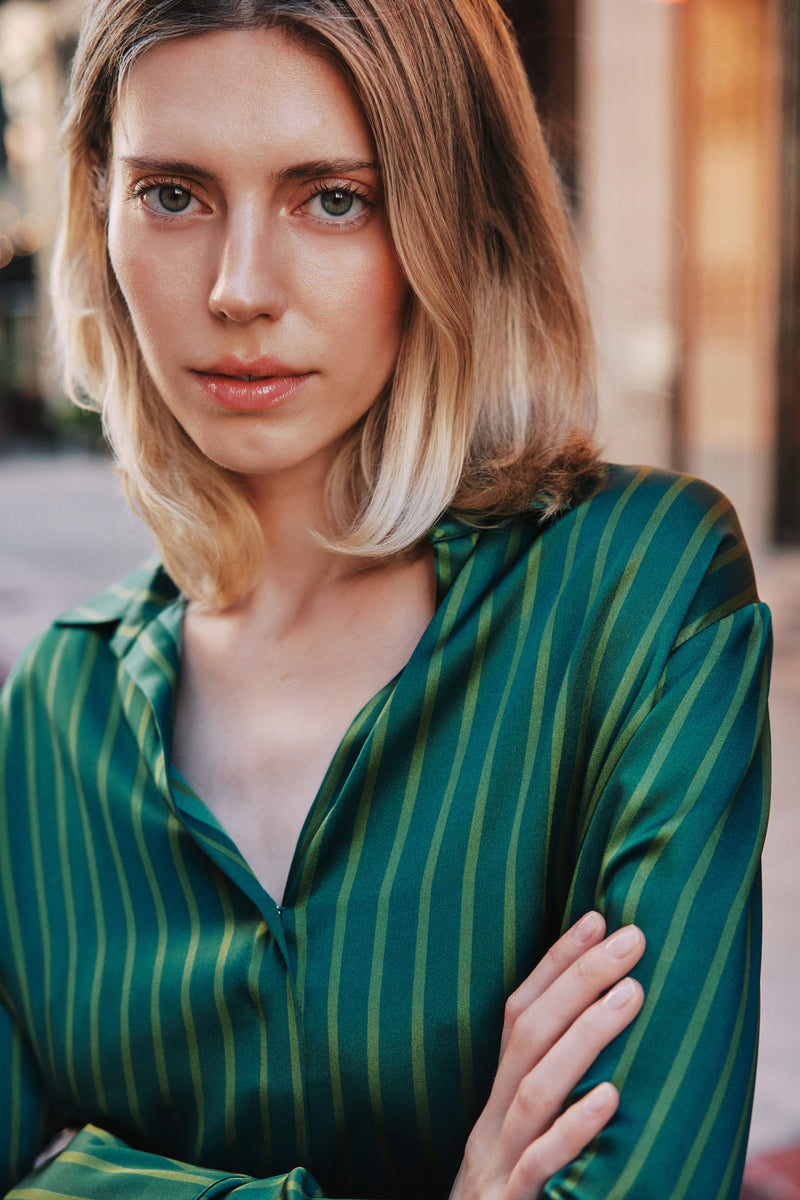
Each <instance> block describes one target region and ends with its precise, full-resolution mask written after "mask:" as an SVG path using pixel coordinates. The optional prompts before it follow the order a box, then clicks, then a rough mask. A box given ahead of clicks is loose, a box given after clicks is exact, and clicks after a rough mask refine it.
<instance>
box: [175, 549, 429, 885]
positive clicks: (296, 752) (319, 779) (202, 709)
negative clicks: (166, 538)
mask: <svg viewBox="0 0 800 1200" xmlns="http://www.w3.org/2000/svg"><path fill="white" fill-rule="evenodd" d="M403 582H404V583H405V585H406V586H405V588H404V589H403V592H404V599H403V602H402V603H401V602H400V599H401V598H400V597H398V596H394V597H392V598H391V601H390V602H389V603H384V604H382V605H381V604H376V605H374V606H370V605H369V604H368V603H367V604H364V603H359V604H358V605H356V606H355V610H354V611H353V612H348V611H347V609H346V608H344V609H342V610H341V611H340V612H338V613H336V612H329V613H324V614H322V617H321V619H319V620H317V621H316V622H315V623H312V624H310V625H309V626H308V627H307V628H305V629H303V630H301V631H300V634H299V635H298V636H290V637H285V638H278V639H276V638H271V639H270V638H268V639H261V638H259V637H258V635H257V633H256V632H253V633H252V634H251V644H249V645H248V644H247V639H246V637H245V640H244V642H242V640H241V638H240V639H239V644H238V646H236V647H235V648H234V653H232V654H231V653H227V654H226V653H224V649H225V647H224V646H223V645H221V644H219V643H215V641H214V637H213V635H214V633H215V632H219V630H216V631H215V630H213V629H212V630H211V631H210V636H209V630H207V629H203V628H202V627H200V629H199V630H198V629H197V628H194V627H192V626H191V625H190V624H187V630H186V632H185V638H184V652H183V665H182V676H181V685H180V689H179V695H178V704H177V714H176V726H175V741H174V746H173V759H174V761H175V763H176V765H177V766H178V767H179V768H180V770H181V771H182V773H183V774H184V776H185V777H186V778H187V779H188V780H189V781H190V782H191V784H192V786H193V787H194V789H195V790H196V791H197V793H198V794H199V796H200V797H201V798H202V800H203V802H204V803H205V805H206V806H207V807H208V808H209V809H210V810H211V811H212V812H213V813H214V815H215V816H216V818H217V819H218V821H219V822H220V823H221V824H222V825H223V827H224V828H225V830H226V831H227V833H228V834H229V835H230V836H231V838H232V839H233V841H234V842H235V843H236V844H237V846H238V847H239V849H240V851H241V852H242V854H243V856H244V857H245V858H246V860H247V862H248V864H249V866H250V867H251V869H252V871H253V873H254V874H255V875H256V877H257V879H258V880H259V882H260V883H261V885H262V887H264V888H265V890H266V891H267V892H268V893H269V894H270V895H271V896H272V897H273V898H274V899H275V900H276V902H280V900H281V898H282V896H283V894H284V889H285V886H286V880H287V877H288V874H289V871H290V868H291V863H292V860H293V857H294V853H295V848H296V845H297V842H298V838H299V836H300V833H301V830H302V827H303V824H304V822H305V820H306V817H307V815H308V812H309V809H310V808H311V805H312V803H313V801H314V798H315V797H316V795H317V794H318V792H319V789H320V787H321V785H322V783H323V781H324V779H325V777H326V774H327V772H328V768H329V767H330V765H331V762H332V760H333V759H334V757H335V755H336V753H337V750H338V748H339V747H340V745H341V743H342V740H343V738H344V737H345V735H346V733H347V731H348V729H349V728H350V727H351V725H352V724H353V722H354V720H355V719H356V718H357V717H358V715H359V713H360V712H361V711H362V709H364V707H365V706H366V705H368V704H369V702H370V701H371V700H373V698H375V697H376V695H378V694H379V693H380V692H381V691H382V689H384V688H385V687H386V685H387V684H389V683H390V681H392V680H393V679H394V677H395V676H396V675H397V674H398V673H399V672H400V671H401V670H402V669H403V668H404V666H405V665H406V663H407V662H408V660H409V658H410V657H411V655H412V654H413V652H414V648H415V646H416V644H417V643H418V641H419V639H420V636H421V635H422V633H423V631H424V629H425V627H426V626H427V625H428V623H429V621H430V619H431V617H432V615H433V607H434V606H433V595H432V593H431V592H430V590H429V589H428V588H427V587H426V577H425V575H424V574H423V573H422V572H419V573H418V574H417V575H412V576H411V577H410V578H408V579H404V580H403ZM380 595H381V594H380V593H379V592H378V593H376V596H375V598H376V599H377V600H379V599H380ZM361 599H363V597H362V598H361ZM348 618H349V619H348ZM228 649H230V647H228Z"/></svg>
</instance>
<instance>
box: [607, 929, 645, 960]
mask: <svg viewBox="0 0 800 1200" xmlns="http://www.w3.org/2000/svg"><path fill="white" fill-rule="evenodd" d="M641 936H642V935H641V934H640V932H639V930H638V929H637V928H636V926H635V925H629V926H628V927H627V929H620V931H619V933H615V934H614V936H613V937H611V938H609V939H608V941H607V942H606V953H608V954H610V955H611V957H612V958H624V957H625V955H626V954H630V952H631V950H633V949H634V947H635V946H638V945H639V938H640V937H641Z"/></svg>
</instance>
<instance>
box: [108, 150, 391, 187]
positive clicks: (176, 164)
mask: <svg viewBox="0 0 800 1200" xmlns="http://www.w3.org/2000/svg"><path fill="white" fill-rule="evenodd" d="M120 161H121V162H123V163H124V164H125V165H126V166H129V167H134V168H135V169H136V170H137V171H156V172H158V173H159V174H163V175H193V176H194V177H195V178H196V179H207V180H208V181H209V183H219V181H220V180H219V176H218V175H216V174H215V173H214V172H213V171H207V170H206V169H205V167H198V166H197V165H196V164H195V163H190V162H183V161H179V160H176V159H168V160H167V159H161V158H139V157H137V156H135V155H125V156H124V157H123V158H122V159H121V160H120ZM377 170H378V164H377V163H376V162H372V161H370V160H369V159H361V158H314V159H310V160H309V161H308V162H302V163H295V164H294V165H293V166H291V167H284V168H283V170H282V171H277V172H276V173H275V175H274V178H275V179H277V180H281V181H283V180H293V179H308V178H309V177H313V176H315V175H350V174H352V173H353V172H355V171H377Z"/></svg>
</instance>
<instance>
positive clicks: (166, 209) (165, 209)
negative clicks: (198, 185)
mask: <svg viewBox="0 0 800 1200" xmlns="http://www.w3.org/2000/svg"><path fill="white" fill-rule="evenodd" d="M134 196H135V197H136V198H138V199H140V200H141V201H142V203H143V204H144V206H145V208H149V209H150V211H151V212H153V213H155V214H156V215H157V216H167V215H169V216H172V217H179V216H183V215H184V214H189V215H191V214H192V213H195V212H199V211H200V209H201V207H202V206H201V204H200V201H199V200H198V199H197V197H196V196H195V194H194V193H193V192H192V191H190V190H189V188H187V187H184V186H183V184H180V183H177V182H170V183H149V182H145V183H144V184H143V185H141V186H140V187H138V188H136V189H135V190H134Z"/></svg>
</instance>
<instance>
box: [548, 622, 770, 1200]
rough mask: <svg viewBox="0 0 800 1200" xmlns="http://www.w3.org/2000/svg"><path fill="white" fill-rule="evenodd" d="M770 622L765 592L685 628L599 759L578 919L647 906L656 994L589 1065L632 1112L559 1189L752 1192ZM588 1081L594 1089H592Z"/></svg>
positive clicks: (645, 970) (617, 1195)
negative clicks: (622, 731) (587, 913)
mask: <svg viewBox="0 0 800 1200" xmlns="http://www.w3.org/2000/svg"><path fill="white" fill-rule="evenodd" d="M768 657H769V622H768V614H767V613H766V610H764V609H763V608H762V607H761V606H757V605H756V606H748V607H746V608H743V609H740V610H738V611H736V612H734V613H732V614H730V615H728V616H725V617H723V618H722V619H721V620H719V621H715V622H713V623H711V624H707V625H705V624H704V625H702V627H701V628H700V629H699V630H698V631H697V632H694V633H691V634H690V636H686V637H685V639H681V638H679V639H678V642H677V645H676V648H675V649H674V650H673V652H672V654H671V656H670V658H669V660H668V662H667V665H666V668H665V670H664V673H663V675H662V678H661V680H660V681H659V685H658V689H657V694H656V696H655V698H654V702H653V703H652V705H651V706H650V708H649V711H648V712H647V715H646V716H645V717H644V718H643V719H642V720H641V722H640V724H639V725H638V727H637V728H636V729H635V731H634V732H633V733H632V734H630V735H628V736H626V737H623V738H622V739H621V741H622V744H619V743H617V744H615V745H614V746H610V747H608V748H607V749H604V748H602V747H601V750H602V753H601V754H598V755H597V757H596V771H595V773H594V775H592V776H591V777H590V779H589V780H588V785H587V789H586V795H585V802H584V807H583V813H582V817H583V821H582V829H581V835H580V847H579V852H578V859H577V869H576V871H575V874H574V878H573V882H572V888H571V893H570V897H569V903H568V909H567V917H566V919H567V920H569V919H570V914H572V913H578V912H581V911H583V909H584V908H585V907H587V906H591V905H592V904H596V905H597V906H598V907H601V908H602V910H603V911H604V913H605V915H606V918H607V920H608V921H609V923H626V922H629V921H635V922H636V923H637V924H638V925H640V926H641V928H642V929H643V930H644V931H645V933H646V935H647V940H648V950H647V953H646V955H645V957H644V959H643V961H642V964H641V967H640V968H639V970H638V971H637V975H638V978H639V979H640V980H641V982H642V984H643V985H644V988H645V994H646V1002H645V1005H644V1008H643V1011H642V1013H641V1016H640V1018H639V1020H638V1021H637V1022H636V1024H635V1025H634V1027H633V1028H632V1030H631V1031H630V1033H629V1034H628V1035H626V1036H625V1037H623V1038H620V1039H619V1040H618V1041H617V1042H616V1043H615V1044H613V1045H612V1046H609V1048H608V1049H607V1050H606V1051H604V1052H603V1053H602V1054H601V1055H599V1057H598V1058H597V1060H596V1061H595V1062H594V1063H593V1065H592V1067H591V1068H590V1070H589V1071H588V1072H587V1075H586V1077H585V1079H584V1080H583V1081H582V1083H581V1087H580V1089H579V1091H580V1092H581V1093H582V1092H583V1091H584V1090H585V1089H586V1088H590V1087H591V1086H593V1085H594V1084H595V1083H596V1082H598V1081H599V1080H600V1079H605V1078H610V1079H611V1080H612V1081H613V1082H614V1083H615V1084H616V1086H617V1087H618V1088H619V1090H620V1093H621V1105H620V1117H619V1118H618V1120H617V1121H615V1122H614V1123H613V1124H612V1125H610V1126H609V1127H608V1128H607V1129H605V1130H604V1131H603V1133H602V1134H601V1135H600V1137H599V1138H598V1139H597V1141H596V1143H595V1144H594V1145H592V1146H591V1147H589V1148H588V1149H587V1150H586V1151H585V1152H584V1153H583V1154H582V1155H581V1157H580V1158H579V1159H578V1161H577V1162H576V1163H575V1164H574V1165H573V1166H571V1167H569V1168H567V1169H565V1170H563V1171H561V1172H560V1173H558V1174H557V1175H556V1176H555V1177H554V1178H553V1179H552V1180H551V1181H550V1182H549V1184H548V1185H547V1187H546V1189H545V1193H544V1194H545V1195H546V1196H548V1197H551V1198H553V1200H555V1198H562V1197H574V1198H578V1200H580V1198H586V1200H590V1198H591V1200H599V1198H600V1197H602V1198H603V1200H633V1198H636V1200H681V1198H684V1197H694V1196H714V1197H718V1198H719V1200H723V1198H728V1200H733V1198H734V1197H736V1196H738V1190H739V1186H740V1179H741V1172H742V1168H743V1163H744V1154H745V1150H746V1144H747V1130H748V1125H749V1117H750V1108H751V1103H752V1089H753V1079H754V1071H755V1057H756V1049H757V1028H758V975H759V959H760V895H759V857H760V852H761V847H762V844H763V839H764V834H765V829H766V812H767V801H766V798H767V794H768V782H769V750H768V732H767V723H766V692H767V683H768ZM576 1094H578V1093H576Z"/></svg>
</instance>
